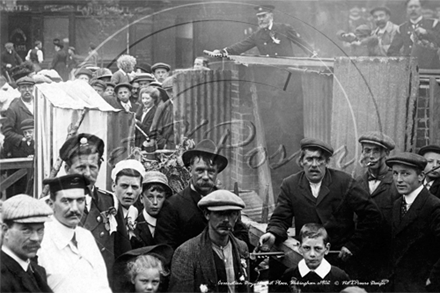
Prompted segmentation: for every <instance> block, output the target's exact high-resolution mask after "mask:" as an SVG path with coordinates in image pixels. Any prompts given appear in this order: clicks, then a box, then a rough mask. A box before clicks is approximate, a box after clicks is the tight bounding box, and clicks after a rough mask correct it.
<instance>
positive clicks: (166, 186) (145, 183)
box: [142, 180, 173, 195]
mask: <svg viewBox="0 0 440 293" xmlns="http://www.w3.org/2000/svg"><path fill="white" fill-rule="evenodd" d="M152 183H155V184H160V185H163V186H164V187H165V188H166V190H167V191H168V193H169V195H172V194H173V190H172V189H171V187H169V186H168V185H166V184H165V183H163V182H160V181H157V180H153V181H148V182H142V188H143V187H144V185H147V184H152ZM142 192H143V191H142Z"/></svg>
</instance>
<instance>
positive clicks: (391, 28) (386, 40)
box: [370, 6, 399, 56]
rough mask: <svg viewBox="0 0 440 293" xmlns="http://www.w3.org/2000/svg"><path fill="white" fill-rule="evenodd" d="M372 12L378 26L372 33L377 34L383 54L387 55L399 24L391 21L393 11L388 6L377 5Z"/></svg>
mask: <svg viewBox="0 0 440 293" xmlns="http://www.w3.org/2000/svg"><path fill="white" fill-rule="evenodd" d="M370 13H371V16H372V17H373V20H374V23H375V24H376V27H377V28H376V29H375V30H374V31H373V33H372V35H373V36H377V38H378V40H379V44H378V45H379V48H380V50H381V55H383V56H386V55H387V52H388V48H389V47H390V45H391V43H392V41H393V39H394V36H395V35H396V32H397V30H398V29H399V26H398V25H397V24H394V23H392V22H391V21H390V16H391V11H390V10H389V9H388V7H385V6H381V7H375V8H373V9H371V12H370Z"/></svg>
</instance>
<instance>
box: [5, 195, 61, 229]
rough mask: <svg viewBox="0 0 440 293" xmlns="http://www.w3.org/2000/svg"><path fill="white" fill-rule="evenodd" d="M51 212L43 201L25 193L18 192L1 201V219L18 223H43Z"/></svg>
mask: <svg viewBox="0 0 440 293" xmlns="http://www.w3.org/2000/svg"><path fill="white" fill-rule="evenodd" d="M52 213H53V212H52V209H51V208H50V207H49V206H48V205H47V204H46V203H45V202H43V201H40V200H38V199H35V198H33V197H31V196H30V195H27V194H18V195H15V196H13V197H11V198H9V199H7V200H6V201H5V202H4V203H3V208H2V219H3V221H6V220H10V221H14V222H18V223H43V222H45V221H46V220H47V219H48V218H47V217H48V216H50V215H52Z"/></svg>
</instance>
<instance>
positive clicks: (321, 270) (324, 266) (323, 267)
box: [298, 258, 332, 279]
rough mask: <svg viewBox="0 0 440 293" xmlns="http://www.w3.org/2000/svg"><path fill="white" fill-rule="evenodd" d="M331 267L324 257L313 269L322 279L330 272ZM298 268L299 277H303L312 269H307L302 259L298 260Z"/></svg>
mask: <svg viewBox="0 0 440 293" xmlns="http://www.w3.org/2000/svg"><path fill="white" fill-rule="evenodd" d="M331 268H332V266H331V265H330V263H329V262H328V261H327V260H326V259H325V258H324V259H322V262H321V264H320V265H319V266H318V267H317V268H316V270H314V272H315V273H316V274H317V275H318V276H319V277H321V279H324V278H325V276H327V274H328V273H330V270H331ZM298 270H299V274H300V275H301V277H304V276H305V275H307V274H308V273H310V272H311V271H312V270H311V269H309V267H308V266H307V264H306V261H305V260H304V259H302V260H300V262H299V263H298Z"/></svg>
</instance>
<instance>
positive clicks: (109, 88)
mask: <svg viewBox="0 0 440 293" xmlns="http://www.w3.org/2000/svg"><path fill="white" fill-rule="evenodd" d="M114 93H115V88H114V87H113V86H107V87H106V88H105V92H104V95H105V96H113V95H114Z"/></svg>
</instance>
